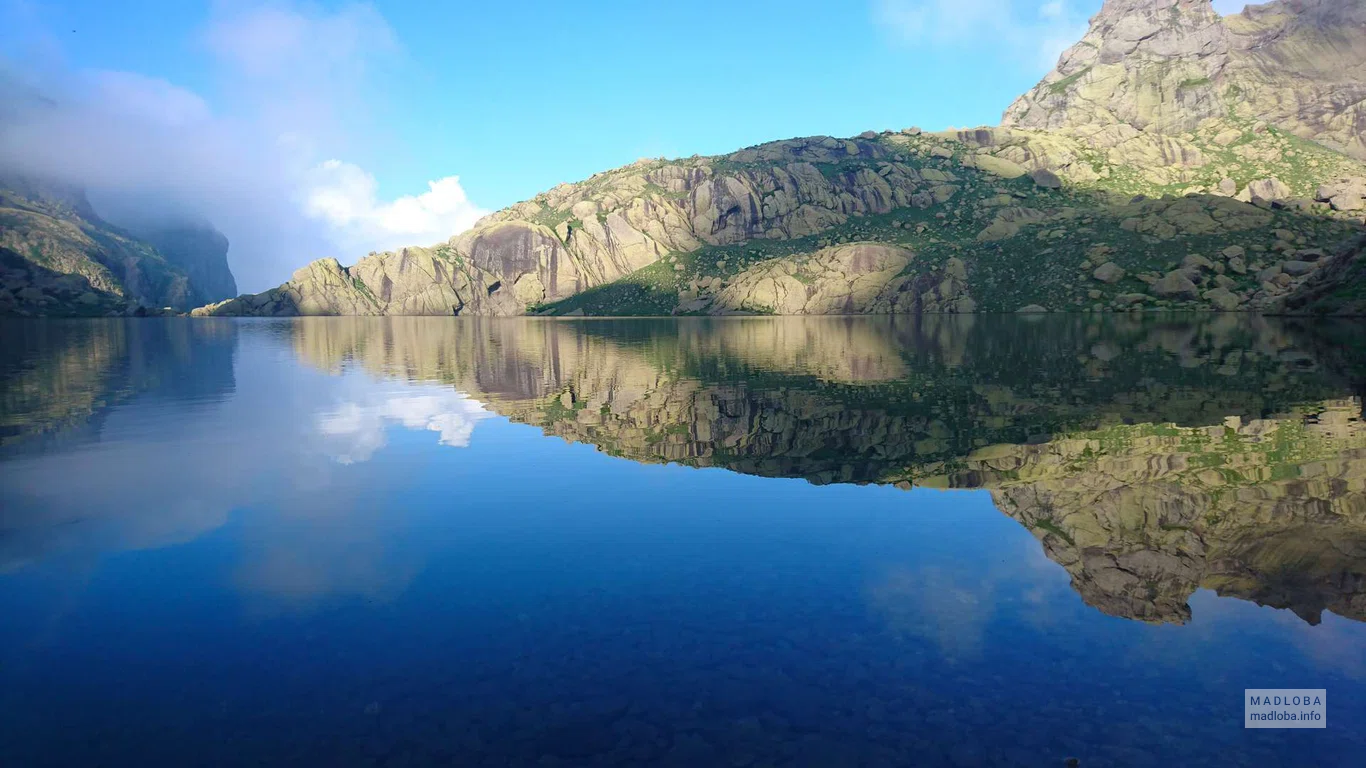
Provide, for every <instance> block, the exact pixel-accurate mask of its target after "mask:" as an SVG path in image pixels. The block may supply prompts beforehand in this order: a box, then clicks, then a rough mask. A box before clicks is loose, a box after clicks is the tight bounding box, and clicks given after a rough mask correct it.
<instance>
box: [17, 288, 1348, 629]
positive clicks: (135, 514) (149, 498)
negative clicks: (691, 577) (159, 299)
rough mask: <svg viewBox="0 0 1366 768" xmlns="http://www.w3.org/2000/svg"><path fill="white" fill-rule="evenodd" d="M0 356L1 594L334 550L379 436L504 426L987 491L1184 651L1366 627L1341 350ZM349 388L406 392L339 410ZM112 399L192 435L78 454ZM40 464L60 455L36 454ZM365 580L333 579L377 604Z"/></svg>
mask: <svg viewBox="0 0 1366 768" xmlns="http://www.w3.org/2000/svg"><path fill="white" fill-rule="evenodd" d="M0 329H2V330H0V332H3V333H4V334H5V339H4V340H5V347H4V348H5V350H6V354H5V356H4V363H3V368H0V373H2V374H3V383H4V389H3V392H4V395H3V408H2V409H0V414H3V419H4V422H3V429H4V432H3V435H4V439H5V440H6V442H7V443H8V444H9V446H8V448H7V450H8V452H9V455H7V456H5V457H4V459H5V461H4V462H3V463H0V487H3V490H0V500H2V501H3V502H4V505H5V510H6V512H5V517H4V533H5V535H4V536H3V538H0V557H3V566H4V567H5V568H7V569H14V568H17V567H19V566H20V565H22V564H23V563H24V562H28V561H30V560H32V559H33V558H36V557H41V556H42V555H43V553H44V552H48V551H52V550H69V549H77V550H79V549H82V548H91V547H108V546H111V545H114V546H119V547H125V548H140V547H147V546H160V545H164V544H167V543H173V542H178V541H185V540H189V539H192V538H194V537H196V536H199V535H202V534H203V533H204V532H206V531H210V530H213V529H215V528H218V527H219V526H221V525H223V523H224V522H225V521H226V519H227V515H228V513H229V512H230V511H231V510H233V509H237V508H243V507H250V506H252V505H260V504H265V503H271V504H275V505H278V506H279V507H280V509H281V510H282V514H283V515H284V516H285V518H286V519H289V518H290V517H291V516H292V517H293V518H296V519H297V520H299V521H309V520H313V521H316V522H318V524H320V525H322V524H326V526H327V531H328V533H327V535H328V536H332V535H333V531H334V530H335V528H334V526H335V524H336V523H337V522H338V520H340V519H343V518H345V517H346V516H348V515H351V516H358V518H357V519H355V520H352V521H351V522H352V524H353V525H363V524H365V523H364V522H363V521H364V520H366V519H369V518H372V517H373V514H372V513H371V512H369V511H367V510H366V509H365V508H364V505H363V504H361V503H360V502H358V500H359V499H364V498H366V496H367V489H370V490H371V491H373V490H374V489H376V488H383V487H386V486H391V485H392V484H393V479H392V478H390V477H384V478H382V479H377V478H378V475H375V474H373V473H366V472H362V471H360V470H359V469H358V468H356V467H355V466H354V465H358V464H360V463H365V462H367V461H369V460H370V459H371V458H372V457H373V456H374V455H375V454H376V452H377V451H380V450H381V449H383V448H384V447H385V446H386V445H387V444H388V442H389V439H390V438H389V435H390V434H391V430H392V429H393V428H394V427H402V428H405V429H408V430H428V431H432V432H436V433H437V438H436V439H437V441H438V442H439V443H440V444H441V445H446V446H466V445H468V444H469V441H470V439H471V435H472V434H473V432H474V430H475V428H476V425H477V424H478V422H479V421H480V420H482V419H485V418H487V417H488V416H489V415H490V412H496V413H498V414H500V415H502V416H505V417H507V418H508V419H511V420H512V421H514V422H520V423H525V424H531V425H535V426H538V427H540V428H541V429H543V430H544V431H545V432H546V433H547V434H552V435H556V436H560V437H563V438H565V439H568V440H570V441H574V442H582V443H588V444H591V445H593V446H596V447H597V448H598V449H599V450H601V451H604V452H606V453H609V454H611V455H613V456H619V457H624V458H627V459H630V460H633V461H636V462H648V463H663V462H668V463H678V464H684V465H689V466H694V467H721V468H725V469H727V470H731V471H734V472H740V473H744V474H752V475H760V476H765V477H799V478H805V479H807V480H809V481H811V482H813V483H817V484H828V483H875V484H894V485H896V486H898V487H901V488H911V487H917V486H920V487H931V488H945V489H966V488H978V489H988V490H990V492H991V496H992V499H993V501H994V503H995V504H996V506H997V508H998V509H999V510H1000V511H1002V512H1004V513H1005V514H1007V515H1009V516H1011V517H1012V518H1014V519H1015V520H1017V521H1019V523H1020V524H1022V525H1023V526H1025V527H1026V528H1027V529H1029V530H1030V531H1031V532H1033V534H1034V535H1035V537H1036V538H1038V539H1039V540H1040V541H1041V542H1042V546H1043V550H1044V552H1045V553H1046V554H1047V556H1048V557H1049V558H1050V559H1052V560H1053V561H1054V562H1056V563H1058V564H1059V565H1061V566H1062V567H1063V568H1065V569H1066V571H1067V572H1068V574H1069V575H1070V577H1071V581H1072V585H1073V588H1074V589H1075V590H1076V591H1077V592H1078V593H1079V594H1080V595H1081V596H1082V598H1083V599H1084V600H1085V601H1086V602H1087V603H1088V604H1090V605H1092V606H1094V607H1096V608H1098V609H1100V610H1101V611H1103V612H1105V613H1107V614H1110V615H1114V616H1122V617H1125V618H1130V619H1138V620H1142V621H1147V622H1157V623H1163V622H1170V623H1184V622H1186V621H1187V620H1189V618H1190V612H1191V609H1190V607H1189V600H1190V597H1191V595H1192V593H1194V592H1195V591H1196V590H1197V589H1200V588H1205V589H1210V590H1213V591H1215V592H1216V593H1218V594H1220V595H1230V596H1235V597H1239V598H1242V599H1245V600H1250V601H1253V602H1255V603H1257V604H1259V605H1268V606H1273V607H1276V608H1287V609H1290V610H1291V611H1293V612H1294V613H1295V614H1296V615H1298V616H1299V617H1301V618H1302V619H1303V620H1304V621H1306V622H1309V623H1311V624H1317V623H1319V622H1320V621H1321V618H1322V615H1323V613H1324V612H1325V611H1329V612H1332V613H1335V614H1338V615H1340V616H1344V617H1349V618H1352V619H1355V620H1358V621H1361V620H1366V487H1364V486H1366V426H1364V425H1363V421H1362V417H1361V416H1362V414H1361V399H1360V396H1359V393H1360V391H1361V382H1362V381H1363V380H1364V379H1363V372H1364V371H1366V366H1364V365H1363V364H1362V356H1361V350H1360V349H1359V348H1358V347H1356V346H1354V345H1353V343H1351V342H1352V341H1353V340H1354V339H1356V338H1358V336H1357V335H1356V332H1357V330H1358V329H1357V328H1356V327H1354V326H1351V325H1333V324H1328V325H1324V324H1317V325H1304V324H1297V323H1288V322H1278V321H1274V320H1270V319H1265V318H1255V317H1250V316H1248V317H1244V316H1233V315H1222V316H1208V317H1194V318H1153V317H1147V316H1135V317H1118V318H1116V317H1105V318H1096V319H1088V318H1082V317H1067V318H1036V319H1031V320H1028V321H1025V320H1020V319H1017V318H992V317H981V318H978V317H973V316H922V317H906V318H872V319H850V318H812V319H771V318H763V319H731V320H711V319H698V320H678V321H617V320H602V321H582V322H550V321H536V320H521V321H478V320H461V321H455V322H452V321H449V320H442V319H425V318H392V319H366V318H338V319H330V318H329V319H322V318H308V319H301V320H298V321H294V322H290V323H233V322H229V321H196V322H178V321H144V322H137V321H125V320H120V321H108V322H86V323H67V324H63V323H17V324H6V325H4V326H2V327H0ZM242 338H249V339H259V340H262V341H266V342H269V343H265V344H255V343H253V344H249V345H242V344H239V341H240V339H242ZM278 344H287V346H288V348H290V349H291V350H292V353H293V355H295V356H296V357H297V359H299V360H300V361H303V362H305V363H306V364H307V366H308V367H310V368H312V369H314V370H316V371H317V372H318V373H317V374H316V375H315V376H313V377H311V378H310V377H291V379H290V380H289V381H288V382H287V383H285V382H281V381H272V380H271V379H270V377H269V375H267V374H268V372H269V371H270V370H272V369H271V368H270V367H269V366H267V365H264V364H263V363H264V362H265V360H266V359H268V358H269V356H270V354H271V352H272V350H273V349H275V348H277V347H275V346H272V345H278ZM234 352H237V354H238V359H237V361H236V369H237V370H238V372H239V373H238V376H237V378H238V379H240V380H241V382H242V383H241V385H240V386H238V385H237V383H236V382H235V378H234V361H233V356H234ZM243 371H245V372H246V374H245V375H242V372H243ZM359 372H364V374H366V375H367V376H362V378H363V379H368V376H375V377H379V378H380V379H381V380H390V381H395V382H396V383H397V384H398V385H399V387H398V388H390V389H388V390H386V389H385V388H384V387H375V386H373V385H365V386H362V385H360V383H359V381H358V380H357V381H354V382H353V380H354V379H355V377H356V376H357V375H359ZM348 376H350V377H351V378H350V379H348ZM348 382H351V383H355V386H349V385H348ZM415 385H416V386H415ZM139 396H141V397H142V400H138V399H137V398H138V397H139ZM124 402H127V403H129V406H128V407H127V408H126V409H124V410H122V411H119V412H118V414H117V415H116V416H115V418H121V419H126V420H127V421H128V422H130V423H131V424H133V425H134V427H132V428H133V429H134V430H135V429H136V425H137V424H138V423H143V422H145V423H147V424H150V425H153V426H155V425H157V424H161V423H164V422H165V421H167V420H174V421H176V422H177V423H179V424H182V425H185V428H184V429H182V430H180V431H178V432H177V433H176V434H175V435H174V436H173V437H168V436H166V435H158V436H155V437H153V438H151V439H148V440H133V441H130V440H128V439H122V440H120V441H118V442H117V443H104V442H102V441H101V439H100V431H101V425H102V420H103V419H105V418H109V417H110V416H109V414H110V413H111V405H113V404H117V403H124ZM139 403H146V404H147V405H145V406H141V405H139ZM302 414H312V416H309V417H306V418H304V417H301V415H302ZM244 426H249V429H244ZM167 439H171V440H173V441H175V442H176V443H177V444H178V445H179V446H181V447H182V448H183V447H185V446H193V447H194V450H193V451H186V450H168V449H167V448H168V446H167V445H166V444H165V442H164V441H165V440H167ZM62 440H65V441H67V442H68V443H70V444H73V445H76V446H78V447H79V450H65V449H63V450H54V449H53V448H51V447H50V446H51V444H52V442H53V441H59V442H60V441H62ZM73 441H74V442H73ZM41 446H48V447H41ZM92 462H94V463H96V464H97V465H98V467H99V468H98V470H94V471H92V470H91V469H90V467H91V466H92ZM339 465H340V466H339ZM347 465H352V466H351V467H350V468H349V469H348V467H347ZM389 469H390V468H385V469H376V470H374V471H375V472H380V471H388V470H389ZM263 477H265V478H271V480H270V482H264V483H263V482H261V478H263ZM372 481H373V482H372ZM306 529H307V526H306V525H305V526H304V528H303V529H302V530H306ZM296 533H297V531H296ZM280 546H286V547H287V550H286V551H290V552H294V553H298V552H306V551H310V548H312V549H313V551H314V552H315V554H317V553H318V552H321V554H317V556H316V557H315V558H314V559H315V560H316V565H317V567H315V568H313V569H312V571H309V568H308V567H307V566H306V565H305V564H303V562H302V561H303V560H304V559H307V558H299V557H297V556H293V557H292V559H291V558H283V559H282V558H279V557H276V556H275V555H273V554H271V553H269V552H267V553H265V554H264V555H263V558H264V560H265V562H262V563H259V564H257V565H255V566H251V567H249V568H247V569H246V570H245V571H244V573H245V574H246V575H244V576H243V581H244V583H250V584H253V585H256V586H257V587H263V588H271V586H272V585H273V586H274V587H278V590H277V591H279V592H281V593H284V594H303V593H308V592H310V591H317V590H319V589H324V587H322V586H320V580H322V579H323V578H324V577H323V576H320V575H318V574H317V573H316V572H315V571H318V570H326V568H325V567H323V566H322V564H323V563H326V562H330V561H331V559H330V558H329V556H328V555H327V554H326V551H327V550H326V548H325V547H322V548H321V549H319V547H320V545H319V544H318V542H314V541H309V542H297V546H293V545H280ZM347 546H351V545H350V544H348V545H347ZM286 561H288V565H287V566H286V564H285V562H286ZM361 561H364V562H361ZM380 561H382V556H381V555H379V554H375V555H373V556H367V557H362V558H360V559H359V561H356V562H361V564H360V565H357V566H356V568H357V569H359V570H360V571H363V572H364V571H368V572H370V573H371V574H372V575H377V574H379V573H380V571H381V570H382V569H380V568H378V567H377V566H375V565H374V563H377V562H380ZM366 563H368V564H366ZM304 571H309V572H308V573H305V572H304ZM357 578H359V577H354V576H352V577H345V576H343V577H339V578H338V579H337V580H339V581H341V582H347V581H348V580H349V581H355V580H356V579H357ZM380 580H381V581H384V580H383V579H380ZM897 583H898V580H897V578H896V577H892V578H889V579H888V581H887V583H886V584H885V585H883V586H882V587H879V593H880V594H895V593H896V592H897V586H896V585H897ZM944 594H945V595H949V594H951V591H945V593H944ZM945 599H947V598H945ZM974 599H980V596H974ZM930 608H933V606H931V607H930ZM927 610H928V609H927ZM936 610H937V609H936ZM930 612H931V613H933V612H934V610H931V611H930Z"/></svg>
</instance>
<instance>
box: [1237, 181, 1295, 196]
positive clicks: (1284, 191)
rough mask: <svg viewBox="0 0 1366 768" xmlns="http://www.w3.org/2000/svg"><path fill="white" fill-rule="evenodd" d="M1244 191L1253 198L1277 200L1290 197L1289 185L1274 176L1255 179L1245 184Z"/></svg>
mask: <svg viewBox="0 0 1366 768" xmlns="http://www.w3.org/2000/svg"><path fill="white" fill-rule="evenodd" d="M1246 191H1247V192H1248V195H1249V197H1251V199H1253V200H1257V199H1261V200H1269V201H1277V200H1285V199H1286V198H1288V197H1290V187H1289V186H1287V185H1286V184H1285V182H1283V181H1281V180H1280V179H1277V178H1275V177H1272V178H1269V179H1257V180H1256V181H1253V182H1251V183H1249V184H1248V185H1247V190H1246Z"/></svg>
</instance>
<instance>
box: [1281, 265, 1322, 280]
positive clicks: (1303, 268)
mask: <svg viewBox="0 0 1366 768" xmlns="http://www.w3.org/2000/svg"><path fill="white" fill-rule="evenodd" d="M1281 271H1282V272H1284V273H1285V274H1287V275H1290V276H1291V277H1301V276H1303V275H1307V274H1309V273H1310V272H1313V271H1314V264H1313V263H1312V262H1308V261H1283V262H1281Z"/></svg>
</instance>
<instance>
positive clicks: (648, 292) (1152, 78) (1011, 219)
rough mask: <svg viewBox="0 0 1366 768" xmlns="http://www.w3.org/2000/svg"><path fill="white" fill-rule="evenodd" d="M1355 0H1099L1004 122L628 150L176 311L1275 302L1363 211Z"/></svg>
mask: <svg viewBox="0 0 1366 768" xmlns="http://www.w3.org/2000/svg"><path fill="white" fill-rule="evenodd" d="M1364 8H1366V0H1347V2H1341V3H1330V2H1326V1H1323V2H1320V0H1281V2H1277V3H1272V4H1269V5H1267V6H1263V7H1261V8H1259V9H1253V10H1250V11H1248V12H1247V13H1246V14H1243V15H1241V16H1238V17H1236V18H1232V17H1231V18H1228V19H1221V18H1220V17H1219V16H1218V15H1217V14H1215V13H1214V11H1213V10H1212V7H1211V5H1210V0H1108V1H1107V2H1106V4H1105V6H1104V7H1103V8H1102V10H1101V12H1100V13H1099V14H1098V15H1097V16H1096V17H1095V18H1094V19H1093V20H1092V26H1091V30H1090V32H1088V34H1087V36H1086V38H1085V39H1084V40H1083V41H1082V42H1081V43H1079V44H1078V45H1077V46H1074V47H1073V48H1072V49H1071V50H1070V51H1069V52H1068V53H1067V54H1065V55H1064V56H1063V57H1062V60H1061V62H1060V64H1059V69H1058V71H1056V72H1054V73H1052V74H1050V75H1049V76H1048V77H1046V78H1045V79H1044V81H1043V82H1042V83H1041V84H1040V85H1039V86H1038V87H1036V88H1035V89H1034V90H1033V91H1031V93H1030V94H1027V95H1026V96H1024V97H1022V98H1021V99H1020V101H1018V102H1016V104H1015V105H1013V106H1012V107H1011V108H1010V109H1009V110H1008V111H1007V113H1006V120H1005V124H1004V125H1003V126H1002V127H998V128H979V129H973V130H965V131H950V132H944V133H939V134H927V133H924V132H922V131H920V130H918V129H914V128H911V129H906V130H903V131H899V132H891V131H883V132H880V133H878V132H873V131H868V132H865V133H863V134H860V135H859V136H857V137H854V138H850V139H838V138H833V137H825V136H816V137H810V138H801V139H791V140H786V141H776V142H770V143H767V144H763V145H759V146H756V147H750V148H748V149H744V150H741V151H739V152H734V153H731V154H728V155H722V156H717V157H696V156H694V157H691V158H684V159H680V160H641V161H638V162H637V163H635V164H633V165H630V166H626V167H623V168H618V169H616V170H612V171H607V172H604V173H599V174H596V175H594V176H593V177H591V178H589V179H587V180H585V181H582V182H579V183H575V184H562V185H559V186H557V187H555V188H554V189H551V190H549V191H547V192H544V193H542V194H540V195H537V196H536V197H534V198H532V199H531V200H529V201H526V202H523V203H519V204H517V205H514V206H511V207H509V208H507V209H505V210H503V211H499V212H498V213H495V214H493V215H491V216H489V217H486V218H485V219H484V220H482V221H481V222H479V223H478V224H477V225H476V226H475V228H474V229H473V230H471V231H470V232H467V233H465V234H463V235H460V236H458V237H455V238H452V239H451V240H450V241H448V242H446V243H442V244H439V245H437V246H433V247H430V248H407V249H402V250H400V251H396V252H391V253H382V254H371V255H370V256H368V257H366V258H364V259H362V260H361V261H360V262H358V263H357V264H356V265H355V266H353V267H350V268H346V267H343V266H342V265H341V264H340V263H339V262H337V261H336V260H335V259H326V260H321V261H316V262H314V263H312V264H310V265H308V266H306V267H304V268H303V269H301V270H299V271H298V272H296V273H295V275H294V278H293V279H292V280H290V281H289V282H288V283H286V284H284V285H282V286H280V287H279V288H277V289H274V290H271V291H267V292H265V293H261V294H257V295H254V296H243V297H239V298H237V299H233V300H231V301H227V302H223V303H220V304H217V305H212V306H207V307H203V308H200V309H198V310H196V313H198V314H220V315H294V314H320V315H337V314H362V315H366V314H374V315H380V314H390V315H395V314H481V315H517V314H523V313H528V312H534V313H542V314H588V315H621V314H727V313H737V312H743V313H774V314H839V313H901V312H974V311H1007V312H1010V311H1030V312H1036V311H1068V310H1070V311H1080V310H1090V311H1133V310H1138V309H1191V310H1222V311H1233V310H1261V309H1270V308H1275V307H1279V306H1284V304H1283V302H1284V300H1285V297H1286V296H1287V295H1289V294H1293V293H1295V292H1296V291H1298V290H1299V288H1300V286H1301V285H1303V284H1304V283H1305V282H1306V281H1307V280H1309V279H1310V278H1311V277H1312V276H1313V275H1314V274H1315V273H1316V271H1317V270H1318V269H1319V265H1320V263H1321V261H1322V257H1323V256H1324V255H1325V254H1326V253H1328V252H1330V251H1332V250H1334V249H1336V248H1337V247H1338V246H1339V244H1340V243H1342V242H1343V241H1345V240H1347V239H1349V238H1350V237H1352V236H1354V235H1356V234H1358V233H1360V232H1361V231H1362V218H1361V216H1362V211H1363V210H1364V209H1366V163H1363V161H1362V159H1360V158H1359V157H1354V156H1353V155H1352V154H1351V153H1356V154H1359V155H1366V147H1364V146H1363V144H1362V127H1363V123H1362V121H1361V120H1360V119H1359V117H1360V115H1359V110H1360V104H1361V100H1362V98H1363V97H1366V78H1364V77H1363V71H1362V66H1363V65H1362V62H1366V27H1363V24H1362V19H1364V18H1366V11H1363V9H1364ZM1335 147H1336V148H1335Z"/></svg>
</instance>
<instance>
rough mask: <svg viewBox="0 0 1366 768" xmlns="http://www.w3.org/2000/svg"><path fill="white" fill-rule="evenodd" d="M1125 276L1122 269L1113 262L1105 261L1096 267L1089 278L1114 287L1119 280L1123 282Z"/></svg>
mask: <svg viewBox="0 0 1366 768" xmlns="http://www.w3.org/2000/svg"><path fill="white" fill-rule="evenodd" d="M1126 274H1127V273H1126V272H1125V271H1124V268H1123V267H1121V266H1120V265H1118V264H1116V263H1114V262H1113V261H1107V262H1105V263H1104V264H1101V265H1100V266H1099V267H1096V271H1095V272H1092V273H1091V277H1094V278H1095V279H1097V280H1099V281H1101V282H1102V283H1105V284H1106V285H1114V284H1115V283H1118V282H1119V281H1120V280H1123V279H1124V275H1126Z"/></svg>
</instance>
